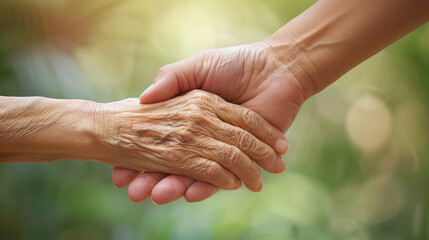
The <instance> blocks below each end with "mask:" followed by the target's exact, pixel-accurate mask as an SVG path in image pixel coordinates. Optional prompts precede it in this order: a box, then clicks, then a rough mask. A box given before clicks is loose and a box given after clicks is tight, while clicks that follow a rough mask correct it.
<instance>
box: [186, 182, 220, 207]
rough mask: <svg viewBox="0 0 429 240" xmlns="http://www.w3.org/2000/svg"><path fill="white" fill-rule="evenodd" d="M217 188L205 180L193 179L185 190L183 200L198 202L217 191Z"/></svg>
mask: <svg viewBox="0 0 429 240" xmlns="http://www.w3.org/2000/svg"><path fill="white" fill-rule="evenodd" d="M218 191H219V188H218V187H216V186H214V185H212V184H210V183H206V182H201V181H195V182H193V183H192V184H191V185H190V186H189V187H188V189H187V190H186V192H185V200H186V201H187V202H200V201H203V200H205V199H207V198H209V197H211V196H212V195H213V194H215V193H217V192H218Z"/></svg>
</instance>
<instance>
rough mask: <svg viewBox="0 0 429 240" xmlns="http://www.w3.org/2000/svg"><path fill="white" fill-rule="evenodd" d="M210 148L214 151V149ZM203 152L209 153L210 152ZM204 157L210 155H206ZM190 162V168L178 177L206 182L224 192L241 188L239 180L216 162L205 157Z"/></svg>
mask: <svg viewBox="0 0 429 240" xmlns="http://www.w3.org/2000/svg"><path fill="white" fill-rule="evenodd" d="M225 145H226V144H225ZM212 148H213V149H216V148H215V147H212ZM200 152H203V151H200ZM204 152H210V150H207V151H204ZM206 155H210V154H208V153H207V154H206ZM192 162H193V164H192V166H190V167H189V169H184V170H183V172H182V173H181V174H180V175H186V176H188V177H190V178H193V179H195V180H200V181H203V182H208V183H211V184H213V185H215V186H217V187H219V188H221V189H225V190H235V189H237V188H239V187H241V184H242V183H241V180H240V179H239V178H238V177H237V176H236V175H235V174H233V173H232V172H231V171H229V170H228V169H227V168H225V167H223V166H222V165H220V164H219V163H218V162H215V161H212V160H210V159H208V158H205V157H196V158H194V159H193V160H192Z"/></svg>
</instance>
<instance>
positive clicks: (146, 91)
mask: <svg viewBox="0 0 429 240" xmlns="http://www.w3.org/2000/svg"><path fill="white" fill-rule="evenodd" d="M152 88H153V84H151V85H150V86H149V87H148V88H146V90H144V91H143V93H142V94H141V95H140V97H143V96H145V95H147V94H148V93H149V92H150V90H151V89H152Z"/></svg>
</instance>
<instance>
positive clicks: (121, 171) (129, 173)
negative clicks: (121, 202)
mask: <svg viewBox="0 0 429 240" xmlns="http://www.w3.org/2000/svg"><path fill="white" fill-rule="evenodd" d="M139 174H140V172H139V171H135V170H131V169H127V168H120V167H114V168H113V171H112V181H113V184H114V185H115V186H116V187H117V188H123V187H126V186H128V185H129V184H130V183H131V182H132V181H133V179H134V178H136V177H137V176H138V175H139Z"/></svg>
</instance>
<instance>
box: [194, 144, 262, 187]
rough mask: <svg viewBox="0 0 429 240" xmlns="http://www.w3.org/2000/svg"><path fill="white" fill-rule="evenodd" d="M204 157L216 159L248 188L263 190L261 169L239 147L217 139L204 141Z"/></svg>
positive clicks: (202, 152)
mask: <svg viewBox="0 0 429 240" xmlns="http://www.w3.org/2000/svg"><path fill="white" fill-rule="evenodd" d="M202 147H203V149H204V151H201V154H202V156H203V157H205V158H208V159H211V160H213V161H216V162H217V163H219V164H220V165H222V167H224V168H226V169H228V170H229V171H230V172H232V173H233V174H235V176H237V177H238V178H239V179H241V180H242V181H243V183H244V184H245V185H246V187H247V188H248V189H250V190H251V191H254V192H258V191H260V190H262V186H263V183H262V173H261V170H260V169H259V168H258V167H257V166H256V165H255V164H254V163H253V161H252V160H250V158H249V157H248V156H247V155H246V154H244V153H243V152H242V151H241V150H240V149H239V148H237V147H235V146H231V145H229V144H226V143H224V142H221V141H218V140H216V139H211V141H204V143H203V144H202Z"/></svg>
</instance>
